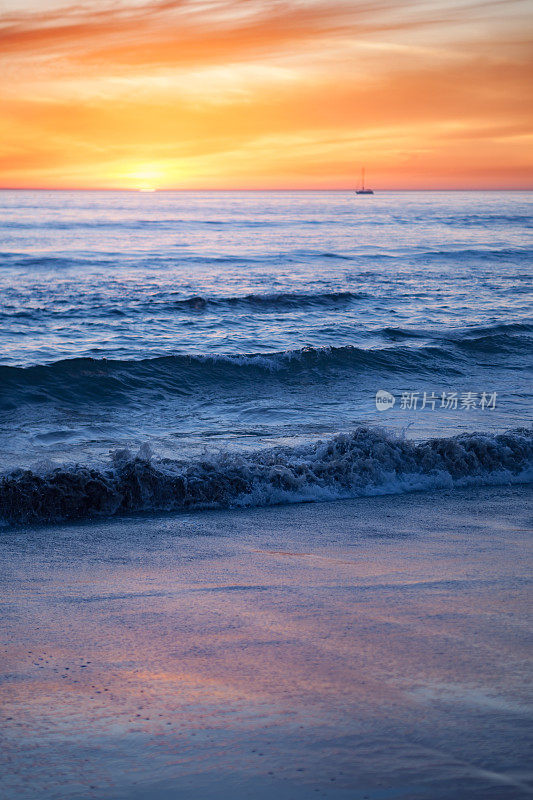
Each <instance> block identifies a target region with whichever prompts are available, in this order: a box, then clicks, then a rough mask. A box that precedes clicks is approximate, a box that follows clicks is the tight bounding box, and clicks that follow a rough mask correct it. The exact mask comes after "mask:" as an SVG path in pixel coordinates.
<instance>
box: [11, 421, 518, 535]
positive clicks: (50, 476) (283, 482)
mask: <svg viewBox="0 0 533 800" xmlns="http://www.w3.org/2000/svg"><path fill="white" fill-rule="evenodd" d="M531 480H533V433H532V431H530V430H526V429H519V430H514V431H508V432H507V433H503V434H498V435H494V434H487V433H466V434H462V435H460V436H455V437H452V438H436V439H428V440H426V441H423V442H419V443H416V442H413V441H409V440H406V439H403V438H397V437H395V436H392V435H389V434H387V433H385V432H384V431H382V430H379V429H375V428H367V427H360V428H357V429H356V430H355V431H353V432H352V433H348V434H339V435H337V436H335V437H334V438H332V439H329V440H327V441H319V442H315V443H313V444H309V445H301V446H298V447H293V448H289V447H283V448H281V447H280V448H275V449H269V450H263V451H259V452H255V453H238V454H235V453H222V454H218V455H213V456H210V457H205V458H203V459H200V460H197V461H192V462H180V461H174V460H171V459H155V458H152V457H151V455H150V453H149V450H148V449H147V448H146V447H144V448H141V450H140V451H139V453H138V454H137V455H132V453H130V452H129V451H127V450H121V451H117V452H115V453H114V454H113V455H112V459H111V461H110V463H109V464H108V465H106V466H102V467H89V466H84V465H80V464H76V465H72V466H62V467H58V468H55V469H50V470H48V471H41V472H39V471H32V470H16V471H14V472H11V473H9V474H7V475H4V476H3V477H2V478H0V517H1V518H3V519H4V520H6V521H8V522H11V523H16V524H17V523H18V524H21V523H49V522H58V521H67V520H76V519H86V518H93V517H112V516H117V515H124V514H129V513H133V512H161V511H171V510H174V511H176V510H186V509H205V508H212V509H215V508H231V507H240V506H249V507H255V506H266V505H274V504H280V503H298V502H309V501H320V500H333V499H340V498H348V497H360V496H369V495H379V494H392V493H404V492H411V491H419V490H428V489H438V488H453V487H454V486H464V485H469V484H486V483H509V482H528V481H531Z"/></svg>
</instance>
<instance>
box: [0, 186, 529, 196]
mask: <svg viewBox="0 0 533 800" xmlns="http://www.w3.org/2000/svg"><path fill="white" fill-rule="evenodd" d="M0 192H130V193H132V194H165V193H166V194H168V193H174V192H183V193H197V192H211V193H214V192H224V193H231V192H257V193H266V192H337V193H343V194H344V193H347V192H348V193H354V194H355V192H356V189H355V187H353V188H346V189H341V188H323V187H316V188H290V189H288V188H262V189H261V188H247V189H244V188H240V189H239V188H233V189H230V188H217V189H208V188H203V189H189V188H178V187H176V188H164V189H149V190H146V189H136V188H130V187H115V186H113V187H109V186H108V187H96V186H0ZM404 192H533V186H531V187H521V188H516V187H508V188H505V187H504V188H502V187H498V188H496V187H469V188H468V187H464V188H433V189H407V188H405V189H375V188H374V193H376V194H381V193H387V194H395V193H404Z"/></svg>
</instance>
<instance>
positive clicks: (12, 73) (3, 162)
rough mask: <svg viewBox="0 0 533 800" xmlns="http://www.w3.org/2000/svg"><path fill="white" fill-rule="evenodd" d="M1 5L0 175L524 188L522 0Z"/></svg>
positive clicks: (139, 0)
mask: <svg viewBox="0 0 533 800" xmlns="http://www.w3.org/2000/svg"><path fill="white" fill-rule="evenodd" d="M0 9H1V12H0V13H1V16H0V70H1V81H0V95H1V96H0V104H1V109H2V111H1V115H0V186H4V187H39V188H46V187H54V188H71V187H75V188H161V189H171V188H177V189H197V188H198V189H217V188H224V189H233V188H234V189H240V188H242V189H248V188H250V189H261V188H280V189H284V188H304V189H307V188H309V189H312V188H327V189H343V188H352V187H353V186H354V183H355V182H356V180H357V177H358V173H359V169H360V166H361V164H363V163H364V164H366V166H367V173H368V179H369V182H371V183H372V185H373V186H374V187H375V188H378V189H379V188H382V189H417V188H420V189H433V188H435V189H447V188H454V189H455V188H457V189H461V188H503V189H512V188H517V189H520V188H533V146H532V144H533V143H532V138H533V137H532V126H531V118H532V109H533V103H532V100H533V98H532V96H531V78H532V69H531V61H532V48H531V43H530V41H528V33H529V32H530V30H531V25H530V20H531V18H532V3H531V0H485V2H480V1H478V0H404V1H402V2H400V0H151V1H149V2H146V1H145V0H122V1H121V0H109V2H107V1H106V0H87V1H86V2H74V3H72V4H70V5H62V4H60V2H57V0H56V1H55V2H54V0H0Z"/></svg>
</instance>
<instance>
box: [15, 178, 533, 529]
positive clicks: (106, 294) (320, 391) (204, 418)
mask: <svg viewBox="0 0 533 800" xmlns="http://www.w3.org/2000/svg"><path fill="white" fill-rule="evenodd" d="M532 232H533V205H532V201H531V195H530V194H528V193H518V192H516V193H514V192H508V193H489V192H472V193H461V192H453V193H446V192H434V193H432V192H411V193H392V192H383V193H378V194H376V195H373V196H368V197H367V196H356V195H355V194H354V193H349V192H242V193H238V192H231V193H229V192H213V193H208V192H202V193H191V192H153V193H140V192H65V191H57V192H46V191H36V192H26V191H4V192H0V248H1V252H0V324H1V329H0V472H1V473H2V477H1V478H0V516H2V517H3V518H4V519H10V520H15V521H26V520H31V521H47V520H56V519H71V518H76V517H85V516H94V515H97V514H98V515H109V514H115V513H122V512H127V511H130V510H138V509H142V510H154V509H155V510H159V509H164V508H182V507H188V508H189V507H204V506H224V505H234V504H236V505H239V504H241V505H242V504H248V505H250V504H258V505H260V504H263V503H272V502H283V501H286V500H291V501H296V500H318V499H322V498H328V499H330V498H331V497H337V496H353V495H354V494H355V495H357V494H359V493H363V494H372V493H380V492H383V491H387V492H388V491H404V490H411V489H420V488H425V487H435V486H450V485H453V484H454V483H457V482H465V481H467V482H468V481H478V480H480V481H483V482H487V481H496V482H498V481H500V482H501V481H508V480H524V479H527V478H528V477H529V476H530V471H529V470H530V467H531V457H532V437H531V429H530V425H531V416H532V414H531V412H532V405H531V370H530V356H531V339H532V336H531V334H532V332H533V319H532V316H531V296H530V294H528V292H530V288H531V283H530V279H531V274H530V273H531V270H530V266H531V256H532V253H533V237H532ZM378 393H380V394H379V397H381V402H378V403H376V395H377V394H378Z"/></svg>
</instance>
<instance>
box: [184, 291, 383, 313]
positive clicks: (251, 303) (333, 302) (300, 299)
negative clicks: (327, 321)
mask: <svg viewBox="0 0 533 800" xmlns="http://www.w3.org/2000/svg"><path fill="white" fill-rule="evenodd" d="M367 297H368V295H367V294H366V293H365V292H316V293H311V292H307V293H306V292H302V293H300V292H279V293H272V294H247V295H244V296H243V297H202V296H201V295H194V296H193V297H187V298H184V299H181V300H175V301H174V302H173V303H172V307H173V308H176V309H180V310H184V311H203V310H204V309H223V308H230V309H234V308H243V309H249V308H251V309H253V310H254V311H278V310H285V309H298V308H307V307H313V306H316V307H322V308H323V307H329V306H333V307H337V306H341V305H342V306H344V305H349V304H350V303H352V302H354V301H355V300H361V299H365V298H367Z"/></svg>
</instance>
